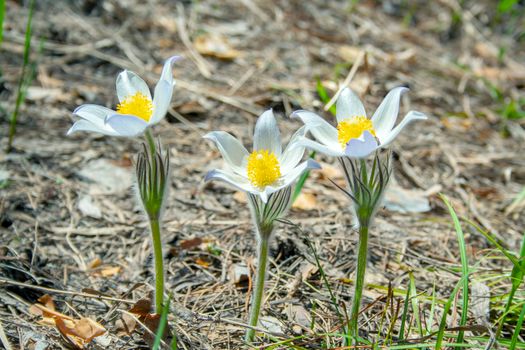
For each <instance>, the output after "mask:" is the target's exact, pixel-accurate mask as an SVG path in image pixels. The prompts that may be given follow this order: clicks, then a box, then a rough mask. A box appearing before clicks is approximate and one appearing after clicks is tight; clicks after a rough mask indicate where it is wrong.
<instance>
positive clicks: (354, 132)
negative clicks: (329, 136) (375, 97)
mask: <svg viewBox="0 0 525 350" xmlns="http://www.w3.org/2000/svg"><path fill="white" fill-rule="evenodd" d="M365 131H369V132H370V133H371V134H372V135H373V136H374V137H375V136H376V132H375V130H374V125H373V124H372V121H371V120H370V119H368V118H367V117H365V116H362V115H360V116H357V117H353V118H347V119H345V120H343V121H341V122H339V123H338V124H337V140H338V141H339V143H340V144H341V146H342V147H343V148H345V147H346V144H347V143H348V141H350V140H351V139H356V138H358V137H359V136H361V134H363V132H365Z"/></svg>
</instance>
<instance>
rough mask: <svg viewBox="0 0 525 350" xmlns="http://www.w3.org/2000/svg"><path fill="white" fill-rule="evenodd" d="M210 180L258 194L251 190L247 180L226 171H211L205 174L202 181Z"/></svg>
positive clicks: (251, 187)
mask: <svg viewBox="0 0 525 350" xmlns="http://www.w3.org/2000/svg"><path fill="white" fill-rule="evenodd" d="M211 180H219V181H222V182H226V183H227V184H229V185H231V186H233V187H234V188H236V189H238V190H241V191H244V192H251V193H254V194H258V193H259V191H257V190H256V189H254V188H253V186H252V184H250V182H249V181H248V179H247V178H245V177H243V176H240V175H237V174H233V173H230V172H228V171H224V170H220V169H215V170H211V171H210V172H208V174H206V178H205V179H204V181H206V182H207V181H211Z"/></svg>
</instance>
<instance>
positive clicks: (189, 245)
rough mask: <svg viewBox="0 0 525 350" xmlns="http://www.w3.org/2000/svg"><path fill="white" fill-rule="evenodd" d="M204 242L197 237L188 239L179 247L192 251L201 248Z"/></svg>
mask: <svg viewBox="0 0 525 350" xmlns="http://www.w3.org/2000/svg"><path fill="white" fill-rule="evenodd" d="M203 242H204V241H203V240H202V238H200V237H195V238H191V239H186V240H184V241H182V242H180V244H179V246H180V247H181V249H184V250H190V249H193V248H195V247H198V246H200V245H201V244H202V243H203Z"/></svg>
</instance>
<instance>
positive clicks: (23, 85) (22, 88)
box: [7, 0, 35, 152]
mask: <svg viewBox="0 0 525 350" xmlns="http://www.w3.org/2000/svg"><path fill="white" fill-rule="evenodd" d="M34 9H35V1H34V0H31V2H30V3H29V14H28V17H27V25H26V35H25V43H24V56H23V61H22V73H21V75H20V80H19V82H18V90H17V96H16V102H15V109H14V111H13V114H12V115H11V121H10V125H9V140H8V142H7V151H8V152H9V151H10V150H11V146H12V144H13V139H14V137H15V132H16V120H17V118H18V113H19V111H20V106H21V105H22V102H23V101H24V98H25V93H26V90H27V87H28V85H29V83H30V80H31V79H28V77H27V66H28V65H29V53H30V52H31V30H32V23H33V12H34Z"/></svg>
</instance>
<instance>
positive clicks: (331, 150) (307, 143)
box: [294, 137, 344, 157]
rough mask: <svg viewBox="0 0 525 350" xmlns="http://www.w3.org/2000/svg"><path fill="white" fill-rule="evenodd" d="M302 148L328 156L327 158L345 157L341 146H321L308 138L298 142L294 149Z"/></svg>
mask: <svg viewBox="0 0 525 350" xmlns="http://www.w3.org/2000/svg"><path fill="white" fill-rule="evenodd" d="M301 146H302V147H305V148H308V149H311V150H313V151H316V152H320V153H323V154H326V155H327V156H332V157H341V156H343V155H344V152H343V149H342V148H341V146H339V144H337V145H336V147H329V146H325V145H323V144H320V143H318V142H315V141H312V140H310V139H307V138H306V137H304V138H302V139H300V140H298V141H297V142H295V144H294V147H301Z"/></svg>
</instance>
